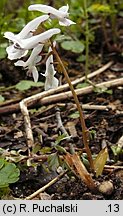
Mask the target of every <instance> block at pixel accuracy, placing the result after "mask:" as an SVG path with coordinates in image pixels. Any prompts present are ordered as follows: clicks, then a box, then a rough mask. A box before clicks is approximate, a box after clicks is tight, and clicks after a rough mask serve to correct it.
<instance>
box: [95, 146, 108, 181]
mask: <svg viewBox="0 0 123 216" xmlns="http://www.w3.org/2000/svg"><path fill="white" fill-rule="evenodd" d="M107 158H108V150H107V148H104V149H102V150H101V151H100V152H99V154H98V155H97V157H96V158H95V160H94V170H95V172H96V177H98V176H99V175H101V174H102V172H103V169H104V166H105V164H106V161H107Z"/></svg>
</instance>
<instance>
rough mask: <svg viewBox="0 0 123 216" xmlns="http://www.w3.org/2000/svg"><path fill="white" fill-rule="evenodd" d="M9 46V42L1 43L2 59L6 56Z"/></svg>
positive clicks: (0, 57) (0, 53)
mask: <svg viewBox="0 0 123 216" xmlns="http://www.w3.org/2000/svg"><path fill="white" fill-rule="evenodd" d="M6 47H7V43H2V44H1V45H0V59H3V58H5V57H6V55H7V53H6V49H5V48H6Z"/></svg>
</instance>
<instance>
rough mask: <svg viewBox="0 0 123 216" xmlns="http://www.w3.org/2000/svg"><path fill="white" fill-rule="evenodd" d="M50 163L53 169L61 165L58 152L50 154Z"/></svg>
mask: <svg viewBox="0 0 123 216" xmlns="http://www.w3.org/2000/svg"><path fill="white" fill-rule="evenodd" d="M48 164H49V167H50V169H52V170H53V171H55V170H56V169H57V167H58V166H59V158H58V155H57V153H54V154H52V155H49V157H48Z"/></svg>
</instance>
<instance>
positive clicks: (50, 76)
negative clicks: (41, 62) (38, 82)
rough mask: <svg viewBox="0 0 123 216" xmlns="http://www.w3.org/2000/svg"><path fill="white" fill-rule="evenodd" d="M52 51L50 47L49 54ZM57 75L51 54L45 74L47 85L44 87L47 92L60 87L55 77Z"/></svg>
mask: <svg viewBox="0 0 123 216" xmlns="http://www.w3.org/2000/svg"><path fill="white" fill-rule="evenodd" d="M51 51H52V49H51V47H50V48H49V52H51ZM55 74H56V71H55V69H54V65H53V55H52V54H51V55H50V56H49V57H48V59H47V61H46V71H45V74H44V76H45V77H46V80H45V85H44V89H45V90H48V89H53V88H56V87H58V79H57V78H56V77H54V75H55Z"/></svg>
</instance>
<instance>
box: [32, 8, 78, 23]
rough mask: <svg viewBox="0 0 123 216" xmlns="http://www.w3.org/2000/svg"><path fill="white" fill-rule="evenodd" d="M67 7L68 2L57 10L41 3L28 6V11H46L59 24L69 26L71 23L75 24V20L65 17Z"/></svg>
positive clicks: (67, 14)
mask: <svg viewBox="0 0 123 216" xmlns="http://www.w3.org/2000/svg"><path fill="white" fill-rule="evenodd" d="M68 9H69V6H68V4H67V6H63V7H61V8H59V10H57V9H55V8H53V7H51V6H48V5H42V4H34V5H30V6H29V7H28V10H29V11H32V10H36V11H40V12H43V13H47V14H48V15H49V16H50V18H51V19H54V18H56V19H58V20H59V24H60V25H62V26H70V25H71V24H75V22H73V21H71V20H69V19H67V18H68V16H69V13H68Z"/></svg>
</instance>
